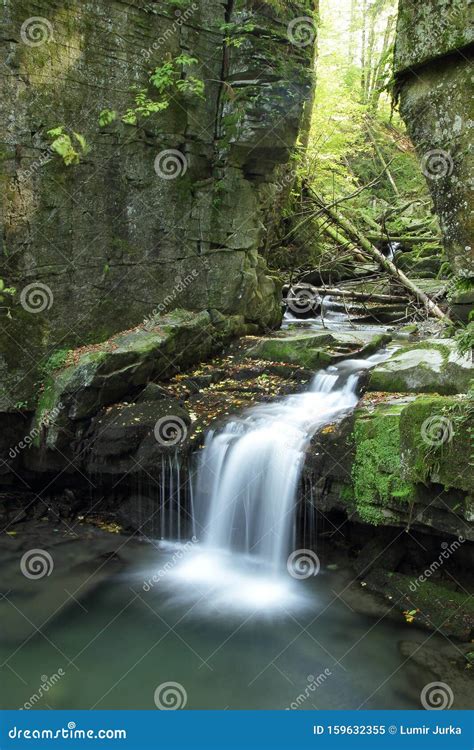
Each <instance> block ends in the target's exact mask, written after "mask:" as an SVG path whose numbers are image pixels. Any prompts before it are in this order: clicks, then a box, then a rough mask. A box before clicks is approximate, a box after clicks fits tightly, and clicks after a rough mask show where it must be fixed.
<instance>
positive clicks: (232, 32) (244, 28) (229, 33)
mask: <svg viewBox="0 0 474 750" xmlns="http://www.w3.org/2000/svg"><path fill="white" fill-rule="evenodd" d="M219 28H220V30H221V31H222V32H224V34H225V37H224V42H225V44H226V45H227V46H228V47H236V48H237V49H238V48H239V47H241V46H242V44H243V43H244V41H245V34H250V33H251V32H252V31H253V30H254V29H255V24H253V23H252V22H251V21H247V22H246V23H243V24H239V23H223V24H221V26H220V27H219Z"/></svg>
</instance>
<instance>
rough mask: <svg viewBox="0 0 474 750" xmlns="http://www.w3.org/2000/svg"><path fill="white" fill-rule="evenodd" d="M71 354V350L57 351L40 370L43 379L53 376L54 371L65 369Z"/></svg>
mask: <svg viewBox="0 0 474 750" xmlns="http://www.w3.org/2000/svg"><path fill="white" fill-rule="evenodd" d="M70 353H71V349H57V350H56V351H55V352H53V353H52V354H51V355H50V356H49V357H48V359H47V360H46V362H45V363H44V364H43V365H42V366H41V368H40V369H41V373H42V375H43V377H46V376H48V375H51V373H53V372H54V370H59V369H60V368H62V367H64V366H65V364H66V362H67V359H68V357H69V354H70Z"/></svg>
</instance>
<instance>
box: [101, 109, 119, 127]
mask: <svg viewBox="0 0 474 750" xmlns="http://www.w3.org/2000/svg"><path fill="white" fill-rule="evenodd" d="M116 119H117V112H116V111H115V110H114V109H103V110H102V112H100V114H99V125H100V127H101V128H103V127H106V126H107V125H110V124H111V123H112V122H114V121H115V120H116Z"/></svg>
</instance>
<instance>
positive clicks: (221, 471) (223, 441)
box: [196, 368, 358, 569]
mask: <svg viewBox="0 0 474 750" xmlns="http://www.w3.org/2000/svg"><path fill="white" fill-rule="evenodd" d="M341 380H345V382H344V383H343V384H342V385H341ZM357 382H358V376H357V375H355V374H349V375H348V376H346V377H345V376H344V375H342V374H341V371H338V370H337V369H336V368H331V369H330V370H326V371H324V372H322V373H320V374H318V375H316V377H315V378H314V380H313V382H312V385H311V388H310V390H309V391H307V392H306V393H301V394H298V395H295V396H290V397H287V398H285V399H284V400H283V401H280V402H278V403H274V404H266V405H263V406H258V407H256V408H254V409H252V410H251V411H250V412H249V413H248V414H247V416H244V417H243V418H242V419H239V420H235V421H232V422H229V423H228V424H227V425H226V426H225V428H224V429H223V430H222V431H221V432H213V433H210V434H209V436H208V438H207V441H206V444H205V447H204V450H203V452H202V456H201V461H200V465H199V470H198V481H197V492H196V511H197V514H198V516H197V519H198V525H199V526H200V527H201V528H202V529H203V531H202V534H201V539H202V542H203V544H204V545H205V546H206V547H210V548H213V549H224V550H227V551H236V552H240V553H244V554H247V555H252V556H255V557H257V558H259V559H260V560H261V561H262V562H264V563H266V564H267V565H269V566H271V567H272V568H274V569H278V568H279V567H281V566H282V564H284V563H285V561H286V559H287V557H288V553H289V551H290V550H289V547H290V542H291V540H292V537H293V527H294V523H295V505H296V495H297V489H298V482H299V478H300V474H301V469H302V466H303V462H304V455H305V450H306V448H307V446H308V443H309V441H310V439H311V437H312V435H313V434H314V433H315V431H316V430H317V429H318V428H319V427H322V426H323V425H324V424H327V423H328V422H330V421H332V420H333V419H334V418H336V417H337V416H338V415H340V414H341V413H342V412H345V411H347V410H348V409H351V408H353V407H354V406H355V405H356V403H357V396H356V388H357ZM198 533H199V532H198Z"/></svg>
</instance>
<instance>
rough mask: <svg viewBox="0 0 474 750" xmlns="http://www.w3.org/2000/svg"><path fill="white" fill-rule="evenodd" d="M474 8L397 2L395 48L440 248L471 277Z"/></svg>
mask: <svg viewBox="0 0 474 750" xmlns="http://www.w3.org/2000/svg"><path fill="white" fill-rule="evenodd" d="M473 14H474V5H473V4H472V3H470V2H469V1H468V0H450V2H444V0H424V1H423V2H419V0H400V3H399V17H398V26H397V40H396V51H395V73H396V80H397V86H398V90H399V94H400V105H401V114H402V117H403V119H404V120H405V122H406V124H407V127H408V130H409V132H410V135H411V138H412V140H413V142H414V144H415V147H416V149H417V152H418V155H419V157H420V159H421V164H422V169H423V172H424V174H425V176H426V178H427V181H428V185H429V188H430V190H431V194H432V196H433V201H434V204H435V208H436V211H437V213H438V216H439V219H440V224H441V228H442V230H443V234H444V239H445V248H446V253H447V255H448V258H449V260H450V262H451V266H452V268H453V269H454V270H455V271H456V272H464V273H465V274H466V273H467V274H468V275H470V276H472V275H474V246H473V237H474V213H473V209H474V206H473V196H472V190H473V185H472V167H473V155H472V149H471V146H470V142H471V140H472V124H473V120H472V101H471V90H472V53H473V42H474V23H473ZM470 301H471V304H472V302H473V301H474V298H473V299H471V300H470Z"/></svg>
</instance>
